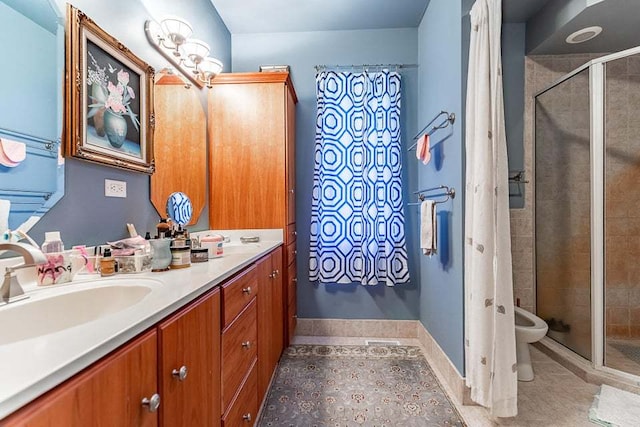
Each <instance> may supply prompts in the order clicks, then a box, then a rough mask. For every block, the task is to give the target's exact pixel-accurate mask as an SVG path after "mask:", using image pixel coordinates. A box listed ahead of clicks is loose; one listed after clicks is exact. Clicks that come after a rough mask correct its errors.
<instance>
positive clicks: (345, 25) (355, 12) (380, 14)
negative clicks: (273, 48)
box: [211, 0, 429, 34]
mask: <svg viewBox="0 0 640 427" xmlns="http://www.w3.org/2000/svg"><path fill="white" fill-rule="evenodd" d="M211 3H213V5H214V6H215V8H216V9H217V11H218V13H219V14H220V16H221V17H222V20H223V21H224V23H225V24H226V25H227V28H228V29H229V31H230V32H231V33H232V34H237V33H273V32H297V31H335V30H365V29H381V28H412V27H417V26H418V25H419V24H420V21H421V20H422V15H423V14H424V11H425V9H426V8H427V5H428V4H429V0H268V1H265V0H211Z"/></svg>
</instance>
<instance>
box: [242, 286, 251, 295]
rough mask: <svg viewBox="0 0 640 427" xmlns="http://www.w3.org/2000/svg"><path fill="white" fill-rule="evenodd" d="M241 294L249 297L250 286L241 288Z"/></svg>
mask: <svg viewBox="0 0 640 427" xmlns="http://www.w3.org/2000/svg"><path fill="white" fill-rule="evenodd" d="M242 293H243V294H247V295H251V286H247V287H246V288H242Z"/></svg>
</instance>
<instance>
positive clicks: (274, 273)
mask: <svg viewBox="0 0 640 427" xmlns="http://www.w3.org/2000/svg"><path fill="white" fill-rule="evenodd" d="M274 277H276V272H275V271H272V272H271V273H269V279H273V278H274Z"/></svg>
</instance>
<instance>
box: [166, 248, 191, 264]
mask: <svg viewBox="0 0 640 427" xmlns="http://www.w3.org/2000/svg"><path fill="white" fill-rule="evenodd" d="M190 266H191V248H190V247H189V246H172V247H171V266H170V268H171V269H175V268H187V267H190Z"/></svg>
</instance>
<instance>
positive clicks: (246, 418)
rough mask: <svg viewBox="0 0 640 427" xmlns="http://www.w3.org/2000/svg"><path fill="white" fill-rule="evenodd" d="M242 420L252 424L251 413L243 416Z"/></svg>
mask: <svg viewBox="0 0 640 427" xmlns="http://www.w3.org/2000/svg"><path fill="white" fill-rule="evenodd" d="M242 419H243V420H245V421H246V422H248V423H250V422H251V413H249V414H244V415H243V416H242Z"/></svg>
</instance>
